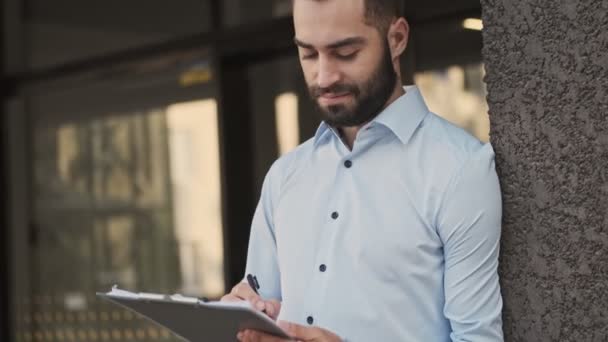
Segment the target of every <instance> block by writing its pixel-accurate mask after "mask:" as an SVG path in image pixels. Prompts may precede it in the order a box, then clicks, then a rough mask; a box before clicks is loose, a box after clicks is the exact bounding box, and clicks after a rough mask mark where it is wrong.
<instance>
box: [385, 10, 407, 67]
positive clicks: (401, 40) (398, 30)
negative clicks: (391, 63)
mask: <svg viewBox="0 0 608 342" xmlns="http://www.w3.org/2000/svg"><path fill="white" fill-rule="evenodd" d="M409 35H410V25H409V24H408V23H407V20H405V18H403V17H401V18H399V19H396V20H395V21H393V23H392V24H391V26H390V27H389V29H388V44H389V46H390V48H391V57H392V59H393V60H396V59H399V57H400V56H401V55H402V54H403V52H404V51H405V48H406V47H407V43H408V40H409Z"/></svg>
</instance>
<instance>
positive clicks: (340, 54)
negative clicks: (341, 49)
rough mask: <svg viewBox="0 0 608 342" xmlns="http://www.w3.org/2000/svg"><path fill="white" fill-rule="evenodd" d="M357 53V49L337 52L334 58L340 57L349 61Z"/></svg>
mask: <svg viewBox="0 0 608 342" xmlns="http://www.w3.org/2000/svg"><path fill="white" fill-rule="evenodd" d="M357 53H358V51H355V52H351V53H348V54H342V53H337V54H336V58H338V59H341V60H343V61H350V60H352V59H354V58H355V57H357Z"/></svg>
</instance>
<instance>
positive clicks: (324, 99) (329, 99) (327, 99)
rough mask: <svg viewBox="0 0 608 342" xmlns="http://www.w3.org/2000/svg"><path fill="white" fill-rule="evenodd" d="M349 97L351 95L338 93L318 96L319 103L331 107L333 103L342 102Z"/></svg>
mask: <svg viewBox="0 0 608 342" xmlns="http://www.w3.org/2000/svg"><path fill="white" fill-rule="evenodd" d="M349 96H351V93H339V94H331V93H327V94H323V95H321V96H319V102H320V103H322V104H326V105H331V104H334V103H338V102H342V101H344V100H345V99H346V98H348V97H349Z"/></svg>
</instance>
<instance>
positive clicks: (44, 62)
mask: <svg viewBox="0 0 608 342" xmlns="http://www.w3.org/2000/svg"><path fill="white" fill-rule="evenodd" d="M24 2H25V3H26V7H25V8H26V12H25V15H26V18H25V24H26V31H25V37H24V38H25V40H24V41H25V42H26V44H27V45H26V53H27V56H28V58H27V60H26V62H27V66H28V67H29V68H33V69H37V68H43V67H50V66H54V65H57V64H63V63H67V62H70V61H76V60H83V59H86V58H91V57H96V56H105V55H108V54H111V53H116V52H119V51H122V50H128V49H134V48H137V47H141V46H146V45H151V44H159V43H163V42H167V41H170V40H172V39H176V38H180V37H184V36H191V35H194V34H197V33H201V32H206V31H209V30H210V29H211V18H210V13H211V6H210V1H209V0H177V1H143V0H130V1H119V0H107V1H76V0H54V1H47V0H24Z"/></svg>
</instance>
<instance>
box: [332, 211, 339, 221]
mask: <svg viewBox="0 0 608 342" xmlns="http://www.w3.org/2000/svg"><path fill="white" fill-rule="evenodd" d="M338 216H340V214H338V212H337V211H334V212H333V213H331V218H332V219H334V220H337V219H338Z"/></svg>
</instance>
